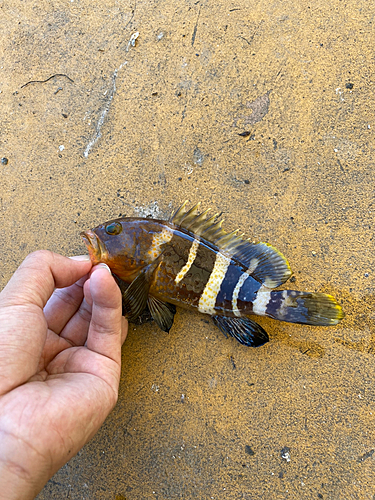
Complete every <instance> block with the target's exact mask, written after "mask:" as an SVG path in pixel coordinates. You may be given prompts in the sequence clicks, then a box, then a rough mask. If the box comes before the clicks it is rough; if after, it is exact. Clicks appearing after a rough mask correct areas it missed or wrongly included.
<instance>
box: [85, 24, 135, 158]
mask: <svg viewBox="0 0 375 500" xmlns="http://www.w3.org/2000/svg"><path fill="white" fill-rule="evenodd" d="M138 37H139V31H137V32H136V33H133V34H132V36H131V37H130V40H129V42H128V45H127V47H126V52H129V49H130V47H134V46H135V41H136V39H137V38H138ZM126 64H128V61H124V62H123V63H121V64H120V66H119V67H118V68H116V69H115V71H114V72H113V75H112V88H111V89H109V90H108V100H107V102H106V104H105V106H104V108H103V110H102V112H101V113H100V116H99V120H98V123H97V124H96V133H95V135H94V137H93V138H92V139H91V141H90V142H89V143H88V144H87V146H86V149H85V151H84V153H83V156H84V157H85V158H87V157H88V155H89V153H90V151H91V149H92V148H93V146H95V144H96V143H97V142H98V140H99V139H100V138H101V136H102V133H101V128H102V126H103V123H104V120H105V118H106V116H107V114H108V111H109V108H110V106H111V103H112V100H113V97H114V95H115V93H116V78H117V75H118V72H119V71H120V70H122V68H123V67H124V66H125V65H126ZM106 93H107V92H106ZM106 93H105V94H106ZM105 94H104V95H105ZM85 118H86V115H85ZM85 118H84V119H85Z"/></svg>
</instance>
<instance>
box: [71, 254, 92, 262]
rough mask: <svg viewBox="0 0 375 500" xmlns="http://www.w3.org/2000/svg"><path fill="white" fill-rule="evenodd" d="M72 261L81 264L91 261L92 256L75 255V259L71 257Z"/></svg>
mask: <svg viewBox="0 0 375 500" xmlns="http://www.w3.org/2000/svg"><path fill="white" fill-rule="evenodd" d="M69 259H72V260H79V261H81V262H88V261H89V260H91V259H90V255H73V257H69Z"/></svg>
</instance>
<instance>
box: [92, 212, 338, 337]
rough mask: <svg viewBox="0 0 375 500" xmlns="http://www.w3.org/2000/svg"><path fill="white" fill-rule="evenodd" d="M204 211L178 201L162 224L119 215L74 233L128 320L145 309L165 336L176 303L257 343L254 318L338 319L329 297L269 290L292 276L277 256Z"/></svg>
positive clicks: (259, 334)
mask: <svg viewBox="0 0 375 500" xmlns="http://www.w3.org/2000/svg"><path fill="white" fill-rule="evenodd" d="M207 213H208V211H206V212H203V213H201V214H199V213H198V205H197V206H195V207H193V208H192V209H190V210H187V209H186V207H185V204H184V205H183V206H182V207H181V208H180V209H179V210H177V212H176V213H175V214H174V215H173V216H172V217H171V219H170V220H169V221H163V220H155V219H147V218H146V219H145V218H130V217H126V218H122V219H114V220H111V221H108V222H106V223H105V224H101V225H99V226H97V227H96V228H94V229H92V230H90V231H86V232H84V233H82V236H83V238H84V240H85V242H86V245H87V247H88V250H89V253H90V257H91V260H92V262H93V264H97V263H99V262H105V263H106V264H107V265H108V266H109V267H110V268H111V270H112V273H113V274H114V276H115V277H116V279H117V282H118V284H119V286H120V288H121V291H122V293H123V309H124V312H125V315H126V316H127V317H128V318H129V319H135V318H137V317H139V316H140V315H141V314H142V312H143V311H144V310H145V308H146V307H147V306H148V308H149V310H150V313H151V316H152V317H153V319H154V320H155V321H156V322H157V323H158V325H159V326H160V327H161V328H162V330H164V331H169V329H170V328H171V326H172V324H173V317H174V314H175V306H180V307H184V308H187V309H193V310H197V311H199V312H201V313H204V314H209V315H210V316H211V317H212V319H213V321H214V323H215V324H216V325H217V326H218V327H219V328H220V329H221V330H222V331H223V333H224V334H225V335H231V336H233V337H235V338H236V339H237V340H238V341H239V342H241V343H242V344H245V345H249V346H258V345H262V344H264V343H265V342H267V341H268V335H267V333H266V332H265V331H264V329H263V328H262V327H261V326H260V325H258V324H257V323H256V322H255V321H253V319H252V318H253V316H254V315H260V316H268V317H271V318H274V319H278V320H281V321H288V322H292V323H303V324H310V325H320V326H329V325H335V324H337V323H338V322H339V321H340V320H341V319H342V318H343V312H342V309H341V306H340V305H339V304H338V303H337V302H336V300H335V299H334V298H333V297H331V296H330V295H327V294H322V293H309V292H298V291H294V290H274V289H275V288H276V287H278V286H279V285H281V284H283V283H285V282H286V281H287V280H288V279H289V277H290V276H291V274H292V272H291V269H290V266H289V264H288V262H287V260H286V259H285V257H284V256H283V255H282V254H281V253H280V252H279V251H278V250H276V249H275V248H274V247H272V246H271V245H269V244H267V243H253V242H250V241H249V240H243V239H242V238H241V237H238V236H237V231H234V232H233V233H229V234H227V233H226V232H225V231H223V229H222V228H221V225H222V222H223V221H222V220H218V219H217V215H215V216H213V217H208V216H207Z"/></svg>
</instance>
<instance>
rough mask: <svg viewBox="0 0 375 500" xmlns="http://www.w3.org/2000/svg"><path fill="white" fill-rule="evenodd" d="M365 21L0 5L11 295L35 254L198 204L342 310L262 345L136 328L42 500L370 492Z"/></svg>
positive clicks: (180, 8)
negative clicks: (113, 393)
mask: <svg viewBox="0 0 375 500" xmlns="http://www.w3.org/2000/svg"><path fill="white" fill-rule="evenodd" d="M374 14H375V6H374V4H373V2H368V1H365V0H357V1H355V2H346V1H344V0H343V1H340V0H332V1H330V2H327V1H326V0H314V1H308V0H300V1H296V0H284V1H272V0H271V1H268V2H266V1H258V0H254V1H253V2H248V1H245V0H236V1H234V0H216V1H208V0H201V1H199V0H198V1H193V0H191V1H189V0H185V1H177V0H159V1H155V0H148V1H146V0H130V1H127V0H126V1H120V0H107V1H106V2H99V1H98V0H91V1H89V0H70V1H68V0H65V1H62V0H56V1H53V2H51V1H46V0H41V1H35V0H27V2H26V1H21V0H7V1H5V0H0V19H1V23H0V37H1V39H0V92H1V93H0V158H3V159H2V160H0V179H1V181H0V220H1V226H2V232H1V234H2V238H1V241H2V245H1V246H2V259H1V261H2V265H1V269H0V285H1V286H3V285H4V284H5V283H6V282H7V280H8V279H9V278H10V276H11V274H12V273H13V272H14V270H15V269H16V267H17V266H18V264H19V263H20V262H21V261H22V259H23V258H24V257H25V256H26V255H27V254H28V253H29V252H31V251H33V250H35V249H38V248H48V249H51V250H54V251H56V252H60V253H62V254H65V255H74V254H80V253H83V252H84V251H85V248H84V245H83V243H82V241H81V239H80V236H79V232H80V231H81V230H84V229H87V228H90V227H93V226H94V225H97V224H98V223H100V222H104V221H105V220H107V219H110V218H113V217H115V216H118V215H119V214H122V215H128V216H133V215H141V216H146V215H151V216H154V217H167V216H168V215H169V214H170V212H171V211H172V209H174V208H176V207H177V206H178V205H179V204H180V203H181V202H182V201H184V200H189V202H191V203H192V204H193V203H196V202H197V201H202V206H203V208H205V207H212V208H213V209H214V210H215V211H219V212H223V213H224V216H225V219H226V223H225V227H226V228H227V229H231V228H232V229H235V228H236V227H239V228H240V229H241V230H242V231H244V232H245V233H246V234H247V235H248V236H251V237H252V238H254V239H255V240H261V241H267V242H269V243H271V244H273V245H275V246H276V247H278V248H279V249H280V250H281V251H282V252H283V253H284V254H285V255H286V256H287V258H288V259H289V261H290V264H291V266H292V269H293V270H294V273H295V275H294V276H295V283H293V284H292V285H291V286H292V287H295V288H298V289H300V290H309V291H324V292H328V293H331V294H333V295H335V296H336V297H337V298H338V300H339V301H340V302H342V304H343V307H344V309H345V311H346V318H345V319H344V320H343V321H342V323H341V324H340V325H339V326H337V327H333V328H314V327H308V326H301V325H289V324H285V323H284V324H283V323H280V322H276V321H272V320H267V319H263V320H262V319H261V320H260V323H261V324H262V326H263V327H264V328H265V329H266V330H267V331H268V332H269V334H270V337H271V341H270V342H269V343H268V344H267V345H265V346H263V347H260V348H258V349H251V348H246V347H244V346H241V345H240V344H238V343H237V342H236V341H235V340H232V339H225V338H224V336H223V335H222V334H221V333H220V331H219V330H218V329H217V328H216V327H214V325H213V324H212V323H211V322H210V321H207V320H208V319H209V318H208V317H203V316H202V315H199V314H192V313H189V312H186V311H183V310H179V311H178V313H177V315H176V319H175V323H174V326H173V328H172V330H171V331H170V333H169V334H166V333H163V332H161V331H160V330H159V329H158V327H157V326H156V325H155V324H154V323H149V324H144V325H142V326H134V325H133V326H131V328H130V330H129V336H128V339H127V341H126V343H125V345H124V348H123V374H122V380H121V386H120V397H119V401H118V404H117V406H116V408H115V409H114V411H113V412H112V413H111V415H110V416H109V417H108V419H107V421H106V422H105V424H104V426H103V427H102V429H101V430H100V432H99V433H98V434H97V436H95V438H94V439H93V440H92V441H91V442H90V443H89V444H88V445H87V446H86V447H85V448H84V449H83V450H82V451H81V452H80V453H79V454H78V455H77V456H76V457H74V458H73V459H72V460H71V461H70V462H69V463H68V464H67V465H66V466H65V467H63V468H62V469H61V470H60V471H59V472H58V473H57V474H56V475H55V476H54V477H53V478H52V479H51V481H50V482H49V483H48V484H47V485H46V487H45V488H44V490H43V491H42V492H41V493H40V495H39V496H38V500H47V499H48V500H50V499H61V498H69V499H74V500H80V499H95V500H96V499H103V500H139V499H142V500H143V499H144V500H151V499H158V500H164V499H175V498H184V499H194V498H197V499H202V500H206V499H215V500H221V499H225V500H227V499H229V500H232V499H233V500H237V499H238V500H239V499H246V500H258V499H265V500H274V499H296V500H297V499H298V500H300V499H315V498H316V499H319V498H320V499H334V500H336V499H340V500H341V499H367V500H370V499H373V498H375V482H374V473H375V452H374V450H375V388H374V376H375V357H374V355H375V328H374V319H375V313H374V309H375V295H374V288H375V280H374V271H375V262H374V215H375V196H374V184H375V173H374V152H375V151H374V150H375V142H374V131H375V120H374V95H375V94H374V91H375V85H374V82H375V74H374V69H375V59H374V47H375V36H374V22H375V17H374ZM136 33H139V35H138V37H137V35H136Z"/></svg>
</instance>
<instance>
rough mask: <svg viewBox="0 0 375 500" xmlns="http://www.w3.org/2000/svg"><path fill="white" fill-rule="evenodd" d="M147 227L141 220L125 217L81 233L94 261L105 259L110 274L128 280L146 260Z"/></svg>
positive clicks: (96, 262)
mask: <svg viewBox="0 0 375 500" xmlns="http://www.w3.org/2000/svg"><path fill="white" fill-rule="evenodd" d="M146 222H147V221H146ZM147 229H148V228H146V227H145V221H144V220H142V219H135V218H130V217H125V218H122V219H113V220H110V221H107V222H105V223H104V224H100V225H99V226H97V227H95V228H93V229H89V230H88V231H83V232H82V233H81V236H82V238H83V240H84V242H85V244H86V246H87V249H88V252H89V255H90V258H91V262H92V264H93V265H96V264H99V262H104V263H105V264H107V265H108V266H109V268H110V269H111V271H112V273H113V274H116V275H117V276H118V277H119V278H121V279H122V280H125V281H127V282H130V281H132V280H133V279H134V278H135V277H136V276H137V274H138V273H139V271H140V270H141V269H143V268H144V267H145V266H146V265H148V264H149V262H148V261H147V258H146V256H147V252H146V251H145V249H146V248H147V247H148V246H149V245H150V241H149V238H150V235H149V234H148V231H147Z"/></svg>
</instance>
